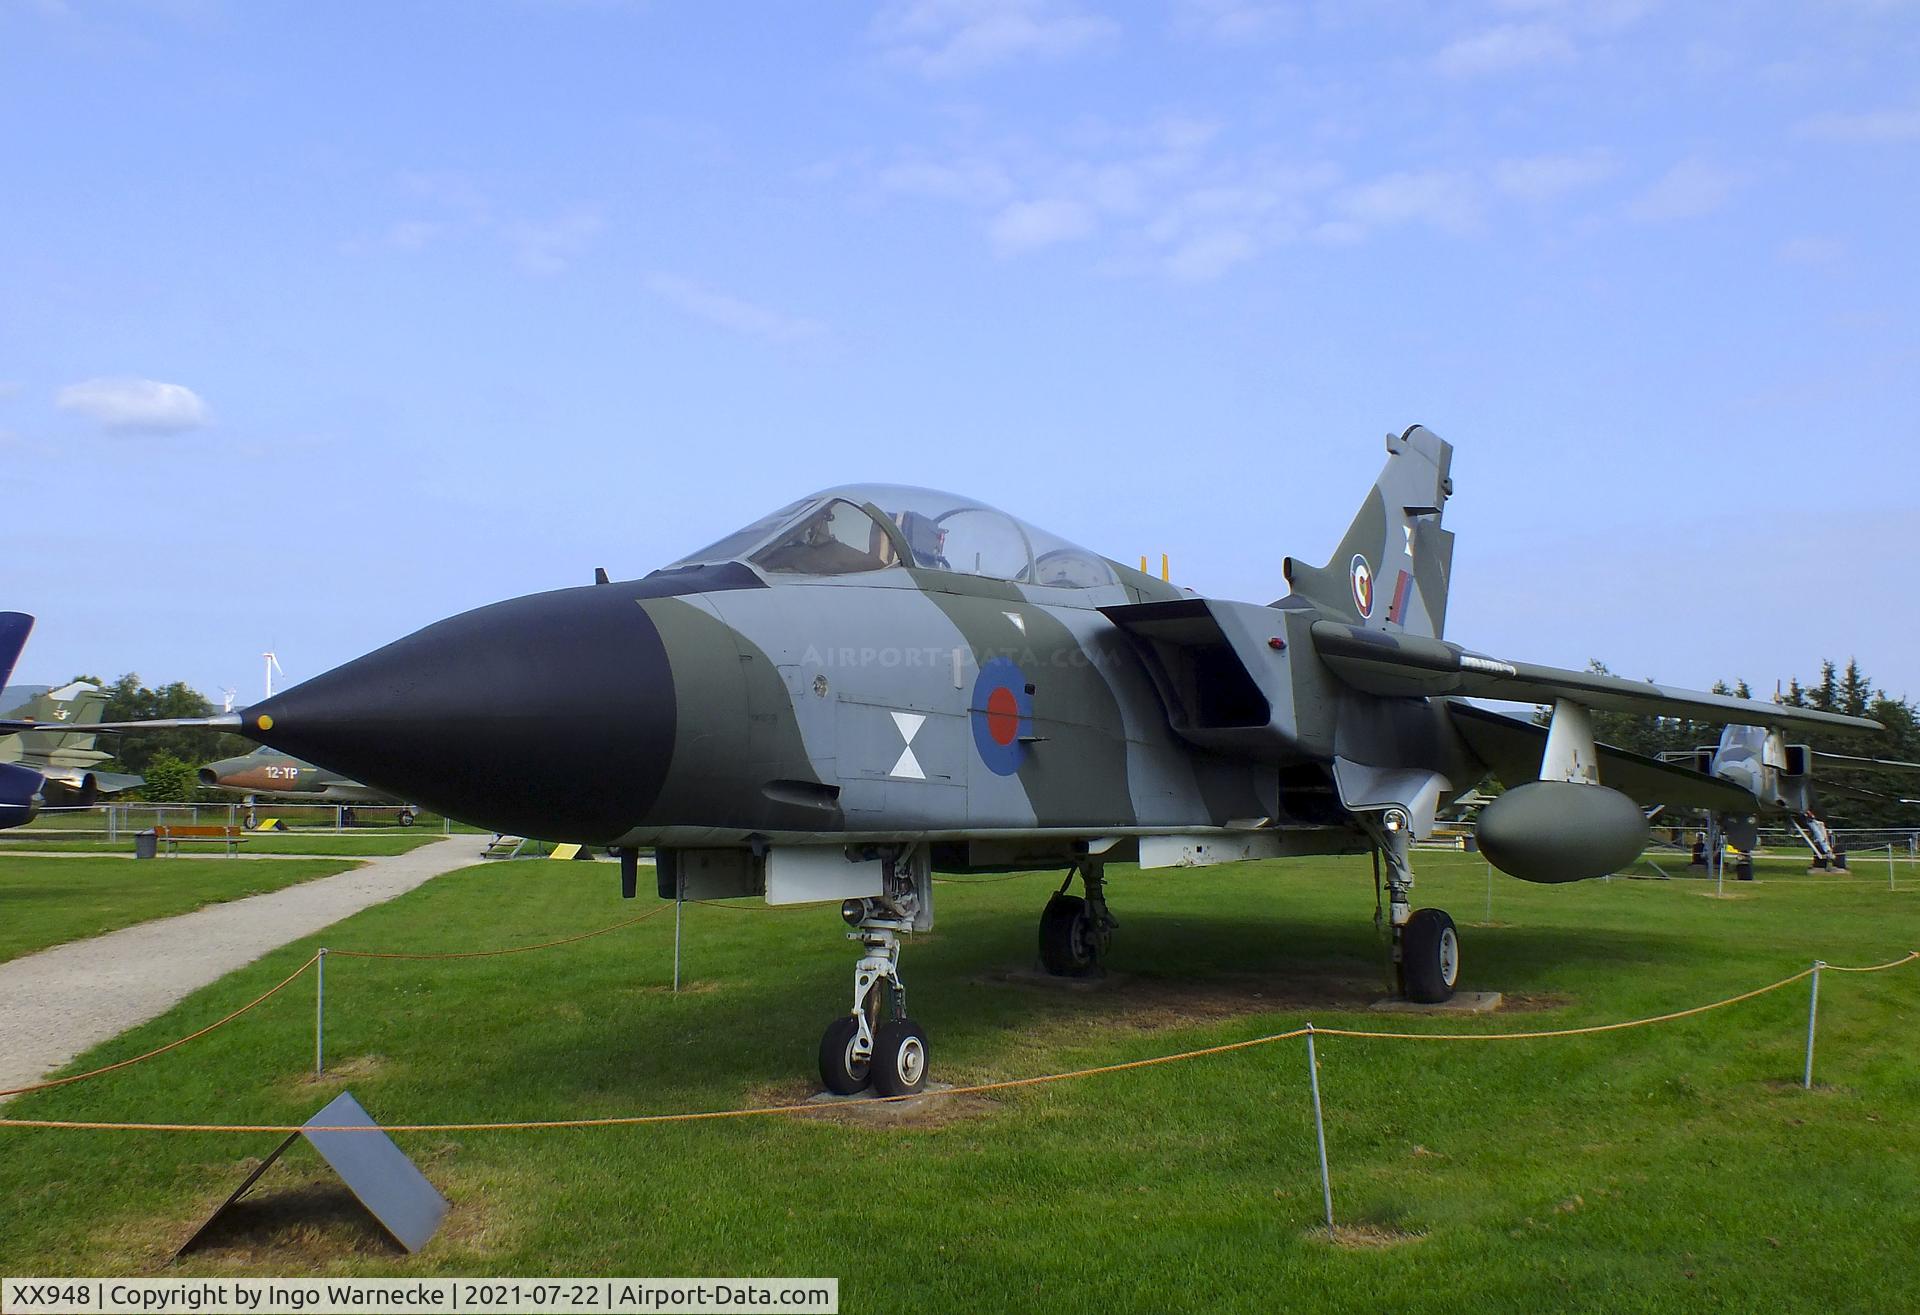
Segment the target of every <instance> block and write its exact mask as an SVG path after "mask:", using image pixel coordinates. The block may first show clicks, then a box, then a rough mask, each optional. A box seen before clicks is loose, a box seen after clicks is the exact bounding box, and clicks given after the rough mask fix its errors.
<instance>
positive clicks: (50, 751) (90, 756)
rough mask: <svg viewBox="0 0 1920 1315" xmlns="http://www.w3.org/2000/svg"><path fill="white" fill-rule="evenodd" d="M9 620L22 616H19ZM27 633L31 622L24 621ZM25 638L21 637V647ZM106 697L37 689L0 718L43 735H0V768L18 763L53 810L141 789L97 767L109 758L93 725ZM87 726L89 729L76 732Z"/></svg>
mask: <svg viewBox="0 0 1920 1315" xmlns="http://www.w3.org/2000/svg"><path fill="white" fill-rule="evenodd" d="M5 615H8V616H22V615H23V614H22V613H19V612H10V613H6V614H5ZM26 625H27V628H28V629H31V628H32V625H33V618H31V617H26ZM24 640H25V636H24V632H23V634H22V642H23V643H24ZM106 704H107V696H106V694H105V692H103V691H102V690H101V688H100V687H99V686H98V685H90V684H88V683H87V682H86V681H75V682H73V683H72V684H70V685H64V686H62V687H61V688H59V689H45V688H40V687H36V689H35V690H34V692H33V693H32V694H31V695H30V696H29V697H28V698H27V699H26V700H25V701H24V702H22V703H20V705H19V706H17V707H15V708H13V709H12V710H10V711H8V712H6V713H4V714H0V720H3V721H4V722H5V723H7V724H10V725H27V724H32V725H34V726H45V727H47V728H48V729H46V730H22V731H19V732H17V733H14V734H7V733H5V732H4V731H0V763H12V764H18V765H19V766H21V767H24V768H26V769H28V770H29V771H33V772H36V773H38V774H39V775H40V777H41V778H42V779H43V782H44V785H43V787H42V793H43V794H44V796H45V799H46V802H47V804H49V805H50V806H52V807H56V808H66V807H81V808H84V807H87V806H88V805H90V804H92V803H93V802H94V801H95V800H97V799H99V798H100V796H102V795H111V794H118V793H120V792H121V791H122V790H131V789H132V788H133V787H134V786H136V785H139V784H140V783H141V780H142V779H143V778H141V777H139V776H135V775H132V774H131V773H127V772H103V771H100V770H98V769H97V766H96V765H97V764H99V763H103V762H106V761H107V760H108V759H109V758H111V757H112V756H113V755H112V754H109V753H103V752H101V751H100V750H98V749H96V748H94V747H93V745H94V730H93V726H94V724H95V723H97V722H98V721H99V720H100V714H101V713H102V712H103V711H104V710H105V708H106ZM80 727H86V728H87V729H84V730H81V729H75V728H80Z"/></svg>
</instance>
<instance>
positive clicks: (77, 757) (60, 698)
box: [20, 681, 108, 768]
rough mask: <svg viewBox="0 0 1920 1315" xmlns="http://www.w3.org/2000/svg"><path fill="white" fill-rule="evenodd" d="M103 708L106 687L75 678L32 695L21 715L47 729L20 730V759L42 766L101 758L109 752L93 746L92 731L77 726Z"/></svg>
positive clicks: (84, 724)
mask: <svg viewBox="0 0 1920 1315" xmlns="http://www.w3.org/2000/svg"><path fill="white" fill-rule="evenodd" d="M106 710H107V695H106V691H104V690H102V689H101V688H100V687H99V686H98V685H89V684H87V683H86V682H85V681H75V682H74V683H73V684H71V685H63V686H61V687H60V688H59V689H56V690H49V691H47V692H46V693H45V694H39V695H36V696H34V698H33V699H32V700H31V701H29V702H28V703H27V705H26V708H25V714H24V715H25V717H26V719H28V720H31V721H33V722H35V723H37V724H39V725H42V726H45V727H47V729H46V730H44V731H26V732H23V733H22V734H21V736H20V759H21V761H22V762H25V763H28V764H30V765H37V766H39V767H43V768H44V767H53V766H73V765H81V764H85V763H90V762H98V761H101V760H104V759H105V758H107V757H108V755H107V754H104V753H101V752H99V751H98V750H96V749H95V748H94V747H93V745H94V740H95V734H94V732H93V731H90V730H85V729H79V728H84V727H87V726H91V725H92V724H93V723H95V722H97V721H99V720H100V717H101V714H102V713H104V712H105V711H106ZM69 727H72V728H75V729H71V730H70V729H68V728H69Z"/></svg>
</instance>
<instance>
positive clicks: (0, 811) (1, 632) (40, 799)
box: [0, 612, 46, 829]
mask: <svg viewBox="0 0 1920 1315" xmlns="http://www.w3.org/2000/svg"><path fill="white" fill-rule="evenodd" d="M32 633H33V618H32V617H30V616H28V615H27V614H26V613H25V612H0V685H4V684H6V680H7V677H8V676H10V675H12V674H13V664H14V663H16V662H18V661H19V660H20V650H21V649H23V648H25V647H26V646H27V636H28V635H30V634H32ZM7 738H8V739H14V738H17V737H14V736H8V737H7ZM45 789H46V780H45V778H44V777H42V776H41V775H40V773H38V772H36V771H34V770H33V769H32V768H30V767H25V766H22V765H21V764H20V763H18V762H8V761H0V829H5V828H7V827H15V826H21V825H23V824H25V823H27V822H31V821H32V820H33V818H34V814H36V813H38V812H39V811H40V808H41V806H42V805H43V804H45V803H46V794H45Z"/></svg>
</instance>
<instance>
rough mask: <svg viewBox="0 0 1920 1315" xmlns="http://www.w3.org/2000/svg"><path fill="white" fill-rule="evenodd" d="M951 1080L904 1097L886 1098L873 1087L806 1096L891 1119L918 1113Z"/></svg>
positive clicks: (811, 1102)
mask: <svg viewBox="0 0 1920 1315" xmlns="http://www.w3.org/2000/svg"><path fill="white" fill-rule="evenodd" d="M952 1090H953V1084H952V1083H951V1082H929V1083H927V1085H926V1086H925V1087H923V1088H921V1090H920V1094H919V1095H917V1096H908V1097H907V1098H906V1099H904V1100H887V1099H885V1098H884V1097H882V1096H879V1095H877V1094H875V1093H874V1092H873V1091H872V1090H871V1089H869V1090H867V1091H856V1092H854V1093H853V1094H852V1095H851V1096H842V1095H838V1094H837V1093H835V1092H831V1091H822V1092H819V1093H817V1094H815V1095H812V1096H809V1097H807V1104H809V1105H821V1106H828V1107H831V1108H835V1109H841V1110H845V1111H846V1112H847V1113H849V1114H857V1115H861V1116H863V1117H868V1118H873V1119H877V1120H881V1121H888V1120H892V1119H897V1118H900V1117H901V1116H903V1115H907V1114H912V1113H915V1112H916V1111H918V1110H922V1109H925V1108H926V1107H927V1106H928V1105H931V1104H933V1103H934V1098H935V1097H936V1096H937V1095H938V1094H939V1093H940V1092H943V1091H952Z"/></svg>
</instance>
